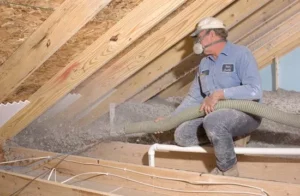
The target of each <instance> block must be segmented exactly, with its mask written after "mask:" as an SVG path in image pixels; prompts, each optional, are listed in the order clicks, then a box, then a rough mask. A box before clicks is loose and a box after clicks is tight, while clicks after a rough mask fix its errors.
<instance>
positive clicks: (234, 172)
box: [210, 164, 239, 177]
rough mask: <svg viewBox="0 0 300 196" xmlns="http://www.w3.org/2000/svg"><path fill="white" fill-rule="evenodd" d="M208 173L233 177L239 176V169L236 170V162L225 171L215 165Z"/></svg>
mask: <svg viewBox="0 0 300 196" xmlns="http://www.w3.org/2000/svg"><path fill="white" fill-rule="evenodd" d="M210 173H211V174H214V175H220V176H234V177H238V176H239V171H238V168H237V164H235V165H234V166H233V167H232V168H230V169H229V170H227V171H225V172H223V171H221V170H219V168H218V167H216V168H214V169H213V170H212V171H211V172H210Z"/></svg>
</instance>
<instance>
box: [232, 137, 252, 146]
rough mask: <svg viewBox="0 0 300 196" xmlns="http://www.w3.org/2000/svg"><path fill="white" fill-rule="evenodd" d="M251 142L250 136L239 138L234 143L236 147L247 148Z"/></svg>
mask: <svg viewBox="0 0 300 196" xmlns="http://www.w3.org/2000/svg"><path fill="white" fill-rule="evenodd" d="M249 141H250V135H246V136H241V137H237V138H236V140H235V141H234V146H235V147H246V145H247V143H248V142H249Z"/></svg>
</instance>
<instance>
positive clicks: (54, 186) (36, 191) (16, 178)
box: [0, 170, 116, 196]
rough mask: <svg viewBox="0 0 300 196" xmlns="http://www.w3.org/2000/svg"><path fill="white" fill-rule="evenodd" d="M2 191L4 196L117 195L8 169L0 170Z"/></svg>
mask: <svg viewBox="0 0 300 196" xmlns="http://www.w3.org/2000/svg"><path fill="white" fill-rule="evenodd" d="M0 176H1V178H0V193H1V195H3V196H8V195H19V196H28V195H39V196H53V195H60V196H70V195H72V196H83V195H85V196H100V195H103V196H104V195H110V196H116V195H115V194H110V193H104V192H100V191H94V190H89V189H85V188H80V187H76V186H71V185H64V184H60V183H56V182H51V181H47V180H41V179H35V180H33V179H34V178H33V177H30V176H26V175H22V174H16V173H12V172H7V171H1V170H0ZM32 180H33V182H32V183H31V184H30V185H28V186H27V187H26V188H25V189H24V190H23V191H21V192H19V193H15V192H16V191H18V190H19V189H21V188H22V187H23V186H25V185H26V184H28V183H29V182H30V181H32Z"/></svg>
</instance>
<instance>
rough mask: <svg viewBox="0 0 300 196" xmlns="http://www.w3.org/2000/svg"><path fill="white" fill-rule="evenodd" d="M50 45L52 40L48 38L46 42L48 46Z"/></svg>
mask: <svg viewBox="0 0 300 196" xmlns="http://www.w3.org/2000/svg"><path fill="white" fill-rule="evenodd" d="M50 45H51V40H50V39H48V41H47V44H46V46H47V48H48V47H49V46H50Z"/></svg>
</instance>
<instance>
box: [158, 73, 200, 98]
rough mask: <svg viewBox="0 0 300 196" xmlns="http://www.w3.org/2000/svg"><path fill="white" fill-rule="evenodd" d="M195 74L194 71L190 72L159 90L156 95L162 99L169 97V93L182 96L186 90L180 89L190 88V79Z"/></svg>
mask: <svg viewBox="0 0 300 196" xmlns="http://www.w3.org/2000/svg"><path fill="white" fill-rule="evenodd" d="M195 74H196V72H192V73H190V74H188V75H186V76H184V77H183V78H181V79H179V80H177V81H176V82H174V83H173V84H172V85H170V86H169V87H167V88H165V89H164V90H162V91H161V92H159V93H158V96H159V97H160V98H163V99H167V98H168V97H170V95H172V96H179V97H184V96H185V95H186V92H187V91H186V90H182V89H189V88H190V86H191V81H192V80H193V79H194V78H195Z"/></svg>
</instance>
